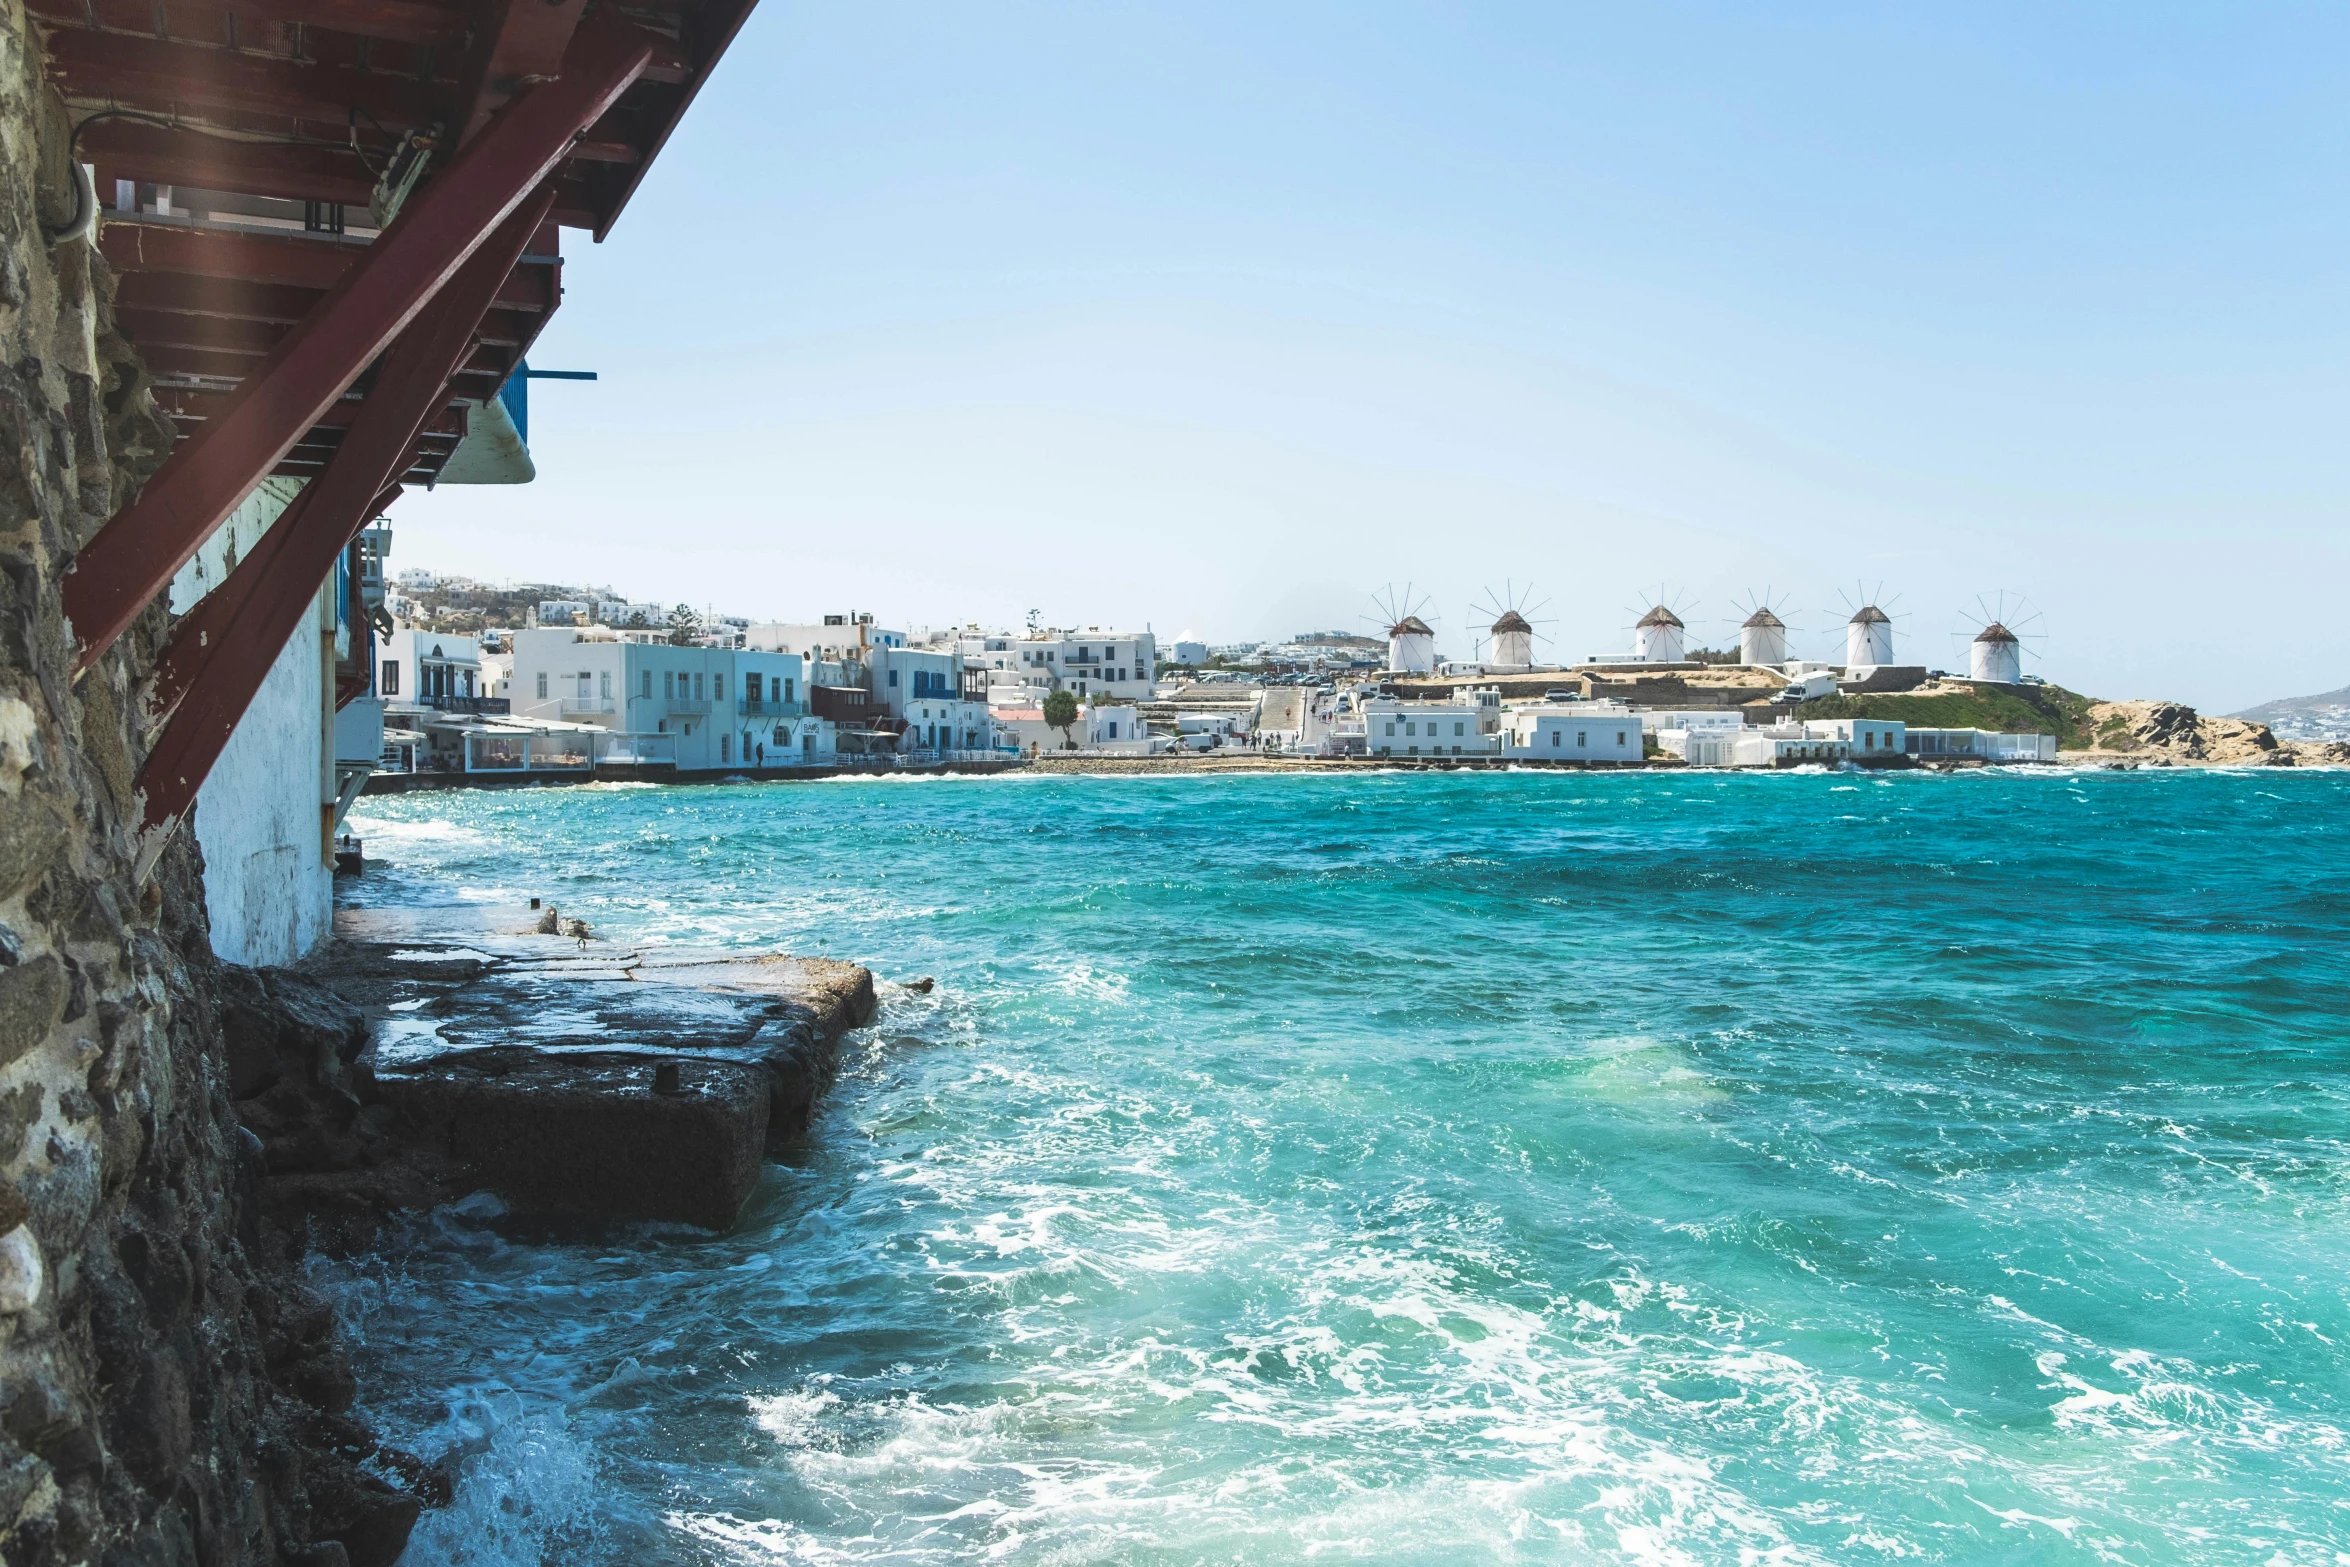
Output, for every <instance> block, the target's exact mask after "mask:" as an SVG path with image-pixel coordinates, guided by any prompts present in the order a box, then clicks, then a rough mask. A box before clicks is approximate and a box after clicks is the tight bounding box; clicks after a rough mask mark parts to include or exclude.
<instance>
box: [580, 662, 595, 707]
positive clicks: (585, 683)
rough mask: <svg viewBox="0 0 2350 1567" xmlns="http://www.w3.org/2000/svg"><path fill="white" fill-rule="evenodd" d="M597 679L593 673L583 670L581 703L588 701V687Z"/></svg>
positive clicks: (581, 675) (581, 676)
mask: <svg viewBox="0 0 2350 1567" xmlns="http://www.w3.org/2000/svg"><path fill="white" fill-rule="evenodd" d="M595 678H596V677H595V675H594V674H593V673H592V672H591V671H588V670H585V669H583V670H581V671H580V672H579V699H580V700H581V701H583V702H584V701H586V700H587V694H588V687H589V685H590V684H591V683H592V682H593V681H594V680H595Z"/></svg>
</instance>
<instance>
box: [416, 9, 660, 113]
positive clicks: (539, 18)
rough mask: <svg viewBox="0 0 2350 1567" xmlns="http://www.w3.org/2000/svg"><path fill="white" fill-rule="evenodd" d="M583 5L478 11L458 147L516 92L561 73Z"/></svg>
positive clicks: (458, 109)
mask: <svg viewBox="0 0 2350 1567" xmlns="http://www.w3.org/2000/svg"><path fill="white" fill-rule="evenodd" d="M586 3H587V0H489V3H488V4H486V5H484V6H482V7H481V9H480V13H479V14H478V15H477V17H476V19H475V33H474V39H473V47H472V49H471V50H470V51H469V52H468V53H467V56H466V59H465V65H464V68H463V70H462V71H461V72H460V73H459V75H458V79H457V95H456V98H455V100H454V103H453V109H454V113H453V114H452V115H451V125H452V128H453V129H454V130H455V132H456V136H457V143H458V145H459V146H463V145H464V144H465V143H466V142H469V141H471V140H473V138H474V137H476V136H478V135H480V134H481V129H482V127H483V126H485V125H487V124H488V123H489V119H490V116H491V115H492V114H494V113H496V112H497V110H498V109H499V108H500V107H501V106H503V105H504V103H505V102H506V100H507V99H509V98H511V97H512V96H513V95H514V94H515V93H517V92H519V91H521V90H522V89H523V88H524V87H526V86H528V85H529V84H530V83H532V82H537V81H546V80H549V79H551V78H553V77H554V76H556V75H557V74H559V73H560V72H561V71H562V69H563V51H564V50H565V49H566V48H567V47H569V46H570V43H571V34H572V31H573V30H574V29H575V28H577V27H578V26H579V18H580V14H581V13H582V11H583V10H584V9H585V8H586ZM648 63H649V62H648Z"/></svg>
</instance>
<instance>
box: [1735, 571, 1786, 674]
mask: <svg viewBox="0 0 2350 1567" xmlns="http://www.w3.org/2000/svg"><path fill="white" fill-rule="evenodd" d="M1735 607H1736V608H1737V609H1738V610H1740V611H1741V612H1742V614H1743V617H1744V618H1742V619H1741V620H1740V621H1739V622H1738V662H1739V663H1741V664H1769V665H1773V666H1776V665H1779V664H1784V663H1786V662H1787V622H1786V621H1785V620H1784V619H1782V618H1781V616H1780V611H1782V610H1784V609H1785V608H1786V607H1787V603H1786V600H1785V599H1781V600H1779V602H1778V603H1776V604H1774V603H1772V602H1771V590H1770V589H1769V588H1765V589H1763V590H1762V591H1761V592H1760V593H1757V594H1754V595H1753V596H1752V597H1751V598H1750V599H1749V601H1748V602H1746V603H1744V604H1739V605H1736V606H1735Z"/></svg>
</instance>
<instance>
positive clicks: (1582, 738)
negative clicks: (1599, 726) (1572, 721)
mask: <svg viewBox="0 0 2350 1567" xmlns="http://www.w3.org/2000/svg"><path fill="white" fill-rule="evenodd" d="M1590 744H1591V731H1590V730H1588V729H1578V730H1576V731H1575V749H1576V750H1578V751H1580V750H1582V749H1584V748H1585V747H1587V746H1589V745H1590Z"/></svg>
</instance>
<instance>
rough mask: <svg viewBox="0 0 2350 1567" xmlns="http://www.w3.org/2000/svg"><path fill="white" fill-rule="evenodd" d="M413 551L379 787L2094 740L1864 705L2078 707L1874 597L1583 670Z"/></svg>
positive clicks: (1688, 758) (1682, 626) (1642, 645)
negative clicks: (677, 592)
mask: <svg viewBox="0 0 2350 1567" xmlns="http://www.w3.org/2000/svg"><path fill="white" fill-rule="evenodd" d="M389 552H390V530H389V529H388V528H380V527H379V528H375V529H372V530H370V531H369V532H368V533H366V534H365V535H363V536H362V538H361V540H360V543H359V544H358V545H357V546H356V547H355V548H354V550H353V553H352V565H353V568H354V569H355V571H356V572H357V574H358V576H357V587H358V597H359V599H360V601H361V603H362V604H363V605H364V606H365V613H366V614H367V616H368V618H369V620H370V621H371V622H372V624H373V626H374V635H373V636H372V638H369V639H362V648H363V651H364V652H365V653H366V655H367V659H368V662H367V666H366V667H365V668H364V669H354V670H351V671H349V675H350V676H356V677H357V679H355V680H353V681H352V683H351V685H349V686H346V688H345V689H356V690H364V692H365V694H364V695H363V696H359V697H358V698H357V699H356V700H354V701H351V702H349V703H346V704H345V705H344V707H343V708H342V709H341V711H340V713H339V715H338V718H337V741H338V744H337V754H338V759H339V760H338V766H340V767H341V768H342V769H344V771H345V774H346V777H347V778H348V779H349V780H350V781H351V782H352V783H353V784H355V785H357V784H361V783H363V782H364V783H365V786H366V787H370V788H374V789H379V790H380V789H384V788H393V789H407V788H414V787H425V786H433V785H445V784H456V783H463V782H468V781H474V780H479V781H484V782H488V781H493V780H496V779H499V778H513V777H515V776H517V775H525V776H527V775H543V776H548V777H562V776H580V775H592V776H598V777H664V776H667V777H687V776H693V775H709V774H714V773H715V774H736V773H744V774H758V773H766V772H793V771H805V770H809V769H822V770H843V769H858V768H904V767H919V766H928V767H938V768H951V769H957V770H965V769H973V768H982V767H986V768H992V767H997V766H1008V765H1023V764H1033V763H1055V762H1067V761H1072V760H1079V759H1083V760H1087V761H1094V762H1101V761H1114V760H1116V759H1129V760H1131V759H1147V758H1158V759H1162V760H1163V761H1165V762H1166V763H1168V764H1171V765H1181V764H1184V763H1187V762H1195V761H1197V762H1220V763H1232V762H1235V761H1238V760H1240V759H1243V758H1261V759H1265V760H1268V761H1272V760H1278V761H1281V762H1284V763H1287V764H1291V765H1303V764H1310V763H1319V762H1330V763H1349V762H1354V763H1374V764H1379V765H1405V766H1413V765H1417V766H1427V767H1436V766H1444V767H1452V766H1462V767H1474V766H1480V765H1485V766H1491V765H1505V766H1526V765H1532V766H1564V767H1600V768H1609V767H1627V766H1666V767H1676V766H1687V767H1737V768H1783V767H1800V766H1836V765H1843V764H1857V765H1861V766H1895V767H1899V766H1919V765H1934V766H1977V765H1991V764H2005V763H2018V762H2027V763H2028V762H2051V761H2054V760H2055V759H2056V756H2057V752H2058V748H2059V745H2060V741H2061V740H2062V739H2063V738H2064V737H2063V736H2062V735H2061V734H2060V733H2058V732H2056V731H2055V729H2054V727H2053V726H2051V727H2048V728H2039V729H2035V728H2030V727H2013V726H1997V725H1994V726H1985V725H1981V724H1971V723H1967V724H1945V725H1934V724H1920V723H1914V722H1908V721H1905V720H1904V719H1903V718H1901V717H1897V716H1877V715H1874V714H1870V713H1865V712H1858V711H1854V710H1853V709H1852V704H1853V701H1854V699H1859V698H1869V697H1879V696H1904V697H1911V698H1926V699H1944V700H1945V701H1946V702H1960V703H1964V704H1967V705H1968V706H1969V708H1970V711H1972V710H1974V709H1979V708H1981V707H1983V705H1984V704H1983V702H1982V698H1983V697H1985V696H1986V695H1992V696H1996V695H2002V694H2004V695H2005V696H2006V697H2007V698H2008V701H2007V703H2006V704H2005V709H2006V710H2011V711H2015V712H2021V713H2024V714H2026V715H2035V714H2037V713H2038V712H2039V711H2040V710H2041V709H2043V708H2048V709H2049V710H2050V711H2052V712H2058V713H2059V714H2060V716H2061V709H2060V708H2056V707H2052V706H2051V704H2050V702H2049V699H2048V697H2047V695H2046V693H2048V692H2051V691H2053V690H2054V688H2052V687H2049V686H2048V685H2047V683H2046V682H2045V681H2044V680H2041V679H2040V678H2038V677H2037V676H2033V675H2029V674H2026V673H2025V672H2024V669H2023V654H2024V636H2023V635H2019V634H2018V632H2016V631H2014V630H2011V629H2010V628H2009V627H2008V626H2007V625H2005V624H2003V623H2002V622H2000V621H1998V620H1996V619H1989V620H1986V621H1985V622H1984V623H1983V624H1982V625H1981V626H1980V627H1979V628H1977V629H1976V630H1975V631H1974V633H1973V635H1972V636H1971V638H1970V639H1969V641H1968V643H1967V648H1966V652H1967V668H1966V669H1965V670H1964V671H1963V672H1953V671H1946V670H1942V669H1937V668H1930V667H1928V666H1927V665H1925V664H1923V663H1904V662H1902V661H1901V660H1900V658H1899V656H1898V655H1897V651H1896V648H1895V622H1894V618H1893V617H1892V616H1890V615H1888V614H1887V613H1886V612H1885V611H1884V610H1882V609H1880V608H1879V607H1878V606H1877V605H1876V604H1874V603H1869V604H1863V605H1860V606H1859V607H1858V608H1857V609H1855V610H1853V611H1852V612H1851V614H1850V615H1849V618H1848V619H1847V621H1846V623H1845V625H1844V627H1843V633H1844V642H1845V649H1844V653H1845V656H1844V658H1843V659H1842V660H1841V661H1840V662H1826V661H1816V660H1807V659H1801V658H1795V657H1791V656H1790V655H1789V632H1788V627H1787V625H1786V624H1785V622H1784V621H1783V620H1782V619H1781V618H1780V616H1779V614H1778V613H1777V612H1776V611H1774V610H1773V609H1772V608H1771V607H1769V606H1768V605H1767V604H1761V603H1758V604H1757V606H1756V607H1755V608H1753V609H1752V610H1751V611H1749V612H1748V614H1747V615H1746V617H1745V619H1744V621H1743V623H1742V624H1740V625H1739V626H1738V627H1737V629H1736V635H1735V645H1734V646H1732V647H1728V648H1724V649H1712V648H1704V647H1692V646H1691V645H1690V643H1691V640H1692V639H1691V634H1690V631H1689V628H1688V626H1687V624H1686V623H1685V621H1684V619H1683V616H1682V614H1681V613H1679V612H1677V611H1676V610H1675V609H1673V608H1672V607H1670V606H1668V605H1666V604H1663V603H1657V604H1653V605H1651V606H1649V607H1648V608H1647V609H1646V610H1645V612H1644V613H1642V614H1641V615H1640V617H1639V619H1638V622H1637V624H1636V625H1635V626H1634V627H1633V628H1632V631H1631V635H1630V637H1629V640H1628V646H1627V647H1626V648H1625V649H1624V650H1623V651H1621V652H1613V653H1598V654H1594V655H1592V656H1590V657H1587V658H1585V659H1582V660H1579V661H1562V660H1557V659H1554V658H1547V657H1545V656H1544V653H1545V649H1544V648H1543V646H1542V643H1543V642H1544V641H1546V640H1547V639H1546V638H1544V637H1542V635H1541V634H1540V633H1539V632H1538V630H1537V628H1536V625H1535V624H1534V622H1532V621H1530V620H1529V619H1528V618H1527V615H1526V613H1525V612H1524V608H1523V606H1522V605H1521V604H1514V603H1511V602H1508V601H1507V597H1506V596H1497V597H1496V598H1495V601H1494V603H1493V604H1492V605H1491V606H1489V607H1488V609H1487V611H1486V612H1485V613H1481V614H1480V615H1479V617H1478V619H1479V621H1480V625H1479V628H1478V632H1477V634H1476V635H1475V636H1474V638H1473V646H1472V649H1471V656H1469V657H1466V658H1455V657H1448V656H1447V655H1446V654H1445V653H1444V652H1443V651H1442V650H1441V649H1440V648H1439V645H1438V644H1439V639H1438V635H1437V633H1436V631H1435V630H1434V629H1433V628H1432V627H1431V625H1430V624H1429V621H1428V619H1426V618H1423V616H1424V613H1425V605H1423V604H1419V603H1417V602H1415V601H1411V600H1410V598H1409V595H1408V593H1407V594H1406V595H1403V596H1398V595H1397V594H1395V593H1394V592H1392V591H1390V592H1389V593H1388V594H1386V595H1385V596H1384V597H1383V599H1382V600H1381V601H1380V613H1378V614H1377V615H1376V616H1374V617H1373V620H1372V622H1371V624H1370V626H1369V628H1368V629H1367V630H1366V631H1365V632H1346V631H1320V632H1304V633H1300V634H1298V635H1296V636H1294V637H1292V638H1289V639H1288V640H1286V641H1280V642H1261V643H1260V642H1251V643H1241V644H1228V645H1216V646H1211V645H1209V644H1207V643H1205V642H1203V641H1201V640H1198V639H1196V638H1194V637H1192V636H1191V635H1189V634H1188V633H1186V634H1182V635H1178V636H1175V637H1171V638H1169V639H1167V640H1165V641H1161V640H1160V638H1159V636H1158V634H1157V633H1156V632H1154V631H1153V630H1151V629H1149V628H1148V627H1144V628H1133V627H1119V626H1103V625H1091V624H1089V625H1082V626H1051V625H1047V624H1045V623H1044V621H1043V618H1042V617H1041V615H1036V614H1032V615H1031V616H1030V617H1029V619H1028V622H1027V624H1025V625H1024V626H1020V627H1016V628H1007V627H1000V626H995V627H991V626H984V625H980V624H977V623H971V624H965V625H959V626H951V627H946V628H943V629H904V628H900V627H895V626H891V625H889V624H887V623H886V622H884V621H882V620H881V619H880V618H879V617H878V616H877V615H876V614H875V613H873V612H869V611H860V610H846V611H843V612H840V613H833V614H821V615H819V616H817V617H815V618H812V619H809V620H806V621H801V622H763V621H754V620H751V619H749V618H747V617H743V616H733V615H719V614H714V613H709V612H706V611H700V610H696V609H695V608H693V607H692V606H690V605H684V604H680V605H675V606H663V605H661V604H658V603H644V602H633V601H630V600H628V599H626V598H623V597H618V596H614V595H612V594H611V593H610V592H609V590H588V589H577V588H557V587H549V586H544V585H532V586H523V587H519V588H516V587H493V586H490V585H486V584H482V583H478V582H475V581H473V580H472V579H470V578H466V577H460V576H450V575H440V574H436V573H434V572H431V571H427V570H423V569H420V568H414V567H411V568H407V569H405V570H401V571H398V572H387V570H386V561H387V558H388V556H389ZM540 594H545V595H548V596H543V597H542V596H537V595H540ZM555 595H561V596H555ZM1488 617H1489V618H1488ZM1381 623H1384V624H1381ZM1382 633H1383V634H1382ZM1725 640H1727V639H1725ZM361 682H363V685H362V684H361ZM363 773H364V774H367V775H372V781H366V780H363V779H362V777H361V774H363Z"/></svg>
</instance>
